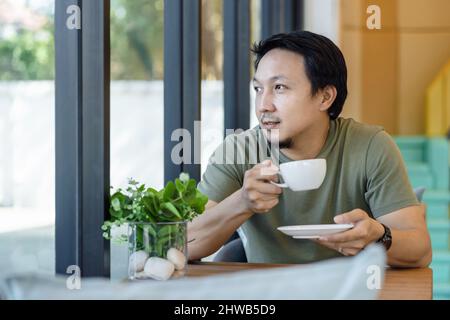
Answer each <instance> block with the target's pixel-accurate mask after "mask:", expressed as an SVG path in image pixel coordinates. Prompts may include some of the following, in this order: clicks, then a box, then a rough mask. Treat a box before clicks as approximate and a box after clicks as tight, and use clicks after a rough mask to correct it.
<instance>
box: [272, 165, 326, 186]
mask: <svg viewBox="0 0 450 320" xmlns="http://www.w3.org/2000/svg"><path fill="white" fill-rule="evenodd" d="M326 172H327V162H326V160H325V159H308V160H298V161H290V162H286V163H282V164H281V165H280V171H279V172H278V174H279V175H281V177H282V178H283V180H284V182H285V183H275V182H273V181H271V182H270V183H272V184H274V185H276V186H278V187H280V188H289V189H291V190H293V191H305V190H314V189H317V188H319V187H320V186H321V185H322V182H323V180H324V179H325V174H326Z"/></svg>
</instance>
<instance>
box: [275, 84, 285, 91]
mask: <svg viewBox="0 0 450 320" xmlns="http://www.w3.org/2000/svg"><path fill="white" fill-rule="evenodd" d="M282 89H286V87H285V86H284V85H282V84H277V85H276V86H275V90H282Z"/></svg>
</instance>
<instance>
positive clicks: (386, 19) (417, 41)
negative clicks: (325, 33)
mask: <svg viewBox="0 0 450 320" xmlns="http://www.w3.org/2000/svg"><path fill="white" fill-rule="evenodd" d="M370 4H376V5H379V6H380V8H381V30H369V29H367V27H366V19H367V17H368V16H369V15H368V14H367V13H366V9H367V7H368V6H369V5H370ZM449 13H450V1H448V0H426V1H425V0H370V1H368V0H341V35H340V39H341V43H340V46H341V48H342V51H343V53H344V55H345V57H346V61H347V66H348V72H349V79H348V85H349V98H348V101H347V103H346V106H345V108H344V110H345V111H344V113H343V115H344V116H346V117H353V118H355V119H357V120H360V121H363V122H366V123H372V124H381V125H383V126H384V127H385V128H386V130H387V131H388V132H390V133H392V134H423V133H424V130H425V129H424V126H425V119H424V117H425V115H424V112H425V110H424V102H425V91H426V88H427V87H428V85H429V84H430V83H431V81H432V80H433V79H434V77H435V76H436V74H437V73H438V72H439V70H440V69H441V68H442V67H443V65H444V64H445V62H446V61H447V60H448V59H449V58H450V14H449Z"/></svg>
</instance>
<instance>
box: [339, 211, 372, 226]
mask: <svg viewBox="0 0 450 320" xmlns="http://www.w3.org/2000/svg"><path fill="white" fill-rule="evenodd" d="M366 218H368V216H367V213H365V212H364V211H363V210H360V209H355V210H352V211H350V212H347V213H343V214H340V215H338V216H336V217H334V222H336V223H355V222H358V221H360V220H363V219H366Z"/></svg>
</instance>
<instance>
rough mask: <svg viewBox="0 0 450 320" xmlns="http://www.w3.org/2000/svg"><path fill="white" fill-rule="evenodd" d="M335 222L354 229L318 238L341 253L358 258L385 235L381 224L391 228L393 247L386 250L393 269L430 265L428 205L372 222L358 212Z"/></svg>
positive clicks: (339, 218)
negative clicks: (426, 210)
mask: <svg viewBox="0 0 450 320" xmlns="http://www.w3.org/2000/svg"><path fill="white" fill-rule="evenodd" d="M334 220H335V222H336V223H353V224H354V226H355V227H354V228H353V229H351V230H349V231H346V232H341V233H338V234H335V235H330V236H326V237H323V238H321V239H319V240H318V241H317V242H318V243H320V244H322V245H324V246H326V247H328V248H331V249H334V250H336V251H339V252H341V253H342V254H344V255H355V254H357V253H358V252H359V251H361V250H362V249H363V248H364V247H365V246H367V245H368V244H369V243H372V242H375V241H377V240H378V239H379V238H381V237H382V236H383V234H384V228H383V226H382V225H381V223H383V224H385V225H386V226H387V227H389V228H390V229H391V233H392V245H391V247H390V249H389V250H388V251H387V256H388V264H389V265H390V266H393V267H426V266H428V265H429V264H430V263H431V257H432V254H431V241H430V235H429V233H428V229H427V226H426V220H425V206H423V205H418V206H410V207H406V208H403V209H400V210H397V211H394V212H391V213H389V214H386V215H383V216H381V217H379V218H378V219H377V220H375V219H372V218H370V217H369V215H368V214H367V213H366V212H364V211H363V210H360V209H356V210H353V211H350V212H348V213H344V214H341V215H339V216H336V217H335V219H334Z"/></svg>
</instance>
